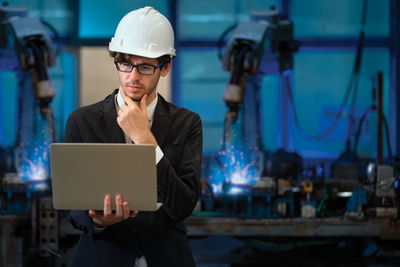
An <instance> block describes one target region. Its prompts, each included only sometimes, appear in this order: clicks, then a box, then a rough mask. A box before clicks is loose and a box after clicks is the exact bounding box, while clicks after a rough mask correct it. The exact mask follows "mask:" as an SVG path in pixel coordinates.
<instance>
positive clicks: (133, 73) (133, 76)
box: [129, 66, 140, 81]
mask: <svg viewBox="0 0 400 267" xmlns="http://www.w3.org/2000/svg"><path fill="white" fill-rule="evenodd" d="M129 78H130V79H132V80H135V81H136V80H139V79H140V73H139V71H138V69H137V67H136V66H135V67H134V68H133V69H132V71H131V72H130V73H129Z"/></svg>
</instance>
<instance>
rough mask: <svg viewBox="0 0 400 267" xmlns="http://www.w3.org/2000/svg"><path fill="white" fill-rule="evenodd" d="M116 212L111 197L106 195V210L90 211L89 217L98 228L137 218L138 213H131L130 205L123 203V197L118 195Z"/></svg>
mask: <svg viewBox="0 0 400 267" xmlns="http://www.w3.org/2000/svg"><path fill="white" fill-rule="evenodd" d="M115 206H116V210H115V212H113V211H112V209H111V197H110V195H108V194H107V195H106V196H105V197H104V210H103V212H101V211H94V210H89V216H90V217H92V220H93V223H94V224H95V225H97V226H107V225H112V224H115V223H118V222H120V221H122V220H126V219H128V218H133V217H136V215H137V214H138V211H137V210H135V211H132V213H131V212H130V211H129V203H128V202H127V201H124V202H122V197H121V195H119V194H118V195H117V196H116V197H115Z"/></svg>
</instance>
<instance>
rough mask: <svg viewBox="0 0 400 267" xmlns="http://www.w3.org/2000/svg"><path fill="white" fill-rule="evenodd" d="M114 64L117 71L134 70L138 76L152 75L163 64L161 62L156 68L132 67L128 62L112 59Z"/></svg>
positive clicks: (151, 66) (140, 65) (146, 65)
mask: <svg viewBox="0 0 400 267" xmlns="http://www.w3.org/2000/svg"><path fill="white" fill-rule="evenodd" d="M114 64H115V66H116V67H117V70H119V71H121V72H131V71H132V70H133V68H136V69H137V70H138V72H139V73H140V74H143V75H152V74H154V72H155V71H156V69H158V68H160V67H162V66H163V65H164V64H165V62H161V63H160V64H158V65H157V66H153V65H149V64H139V65H133V64H131V63H129V62H120V61H118V60H117V59H114Z"/></svg>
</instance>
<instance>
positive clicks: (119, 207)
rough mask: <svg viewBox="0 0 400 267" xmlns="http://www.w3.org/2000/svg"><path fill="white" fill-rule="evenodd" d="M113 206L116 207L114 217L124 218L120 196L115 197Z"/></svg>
mask: <svg viewBox="0 0 400 267" xmlns="http://www.w3.org/2000/svg"><path fill="white" fill-rule="evenodd" d="M115 206H116V208H115V216H117V217H122V216H124V211H123V209H122V198H121V195H120V194H118V195H117V196H116V197H115Z"/></svg>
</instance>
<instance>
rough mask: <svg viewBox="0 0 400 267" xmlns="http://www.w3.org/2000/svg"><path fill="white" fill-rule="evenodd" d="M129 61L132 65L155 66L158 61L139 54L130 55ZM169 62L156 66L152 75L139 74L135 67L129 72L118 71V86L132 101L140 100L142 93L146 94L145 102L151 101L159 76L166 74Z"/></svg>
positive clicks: (155, 91)
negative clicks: (159, 66) (161, 66)
mask: <svg viewBox="0 0 400 267" xmlns="http://www.w3.org/2000/svg"><path fill="white" fill-rule="evenodd" d="M129 62H130V63H132V64H133V65H139V64H148V65H153V66H157V65H158V64H159V63H158V61H157V59H155V58H146V57H140V56H131V57H130V58H129ZM169 68H170V64H168V65H167V64H166V65H164V67H163V68H162V69H161V68H157V69H156V70H155V72H154V74H152V75H144V74H140V73H139V72H138V70H137V68H134V69H133V70H132V71H131V72H121V71H118V76H119V83H120V86H121V87H120V88H122V90H123V91H124V93H125V95H127V96H129V97H130V98H131V99H132V100H133V101H140V99H142V97H143V95H144V94H147V103H151V101H153V99H154V98H155V96H156V93H157V90H156V88H157V84H158V81H159V79H160V76H165V75H167V74H168V72H169Z"/></svg>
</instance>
